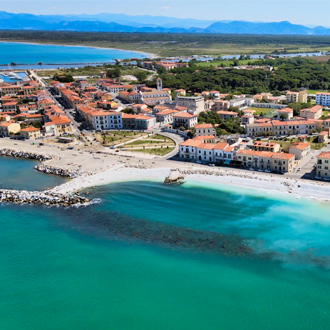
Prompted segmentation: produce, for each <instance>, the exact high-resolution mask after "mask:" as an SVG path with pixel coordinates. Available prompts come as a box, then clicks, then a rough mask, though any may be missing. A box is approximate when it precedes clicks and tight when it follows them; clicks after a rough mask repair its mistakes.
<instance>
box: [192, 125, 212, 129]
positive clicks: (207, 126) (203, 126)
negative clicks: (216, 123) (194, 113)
mask: <svg viewBox="0 0 330 330" xmlns="http://www.w3.org/2000/svg"><path fill="white" fill-rule="evenodd" d="M194 127H195V128H197V129H199V128H213V126H212V124H197V125H195V126H194Z"/></svg>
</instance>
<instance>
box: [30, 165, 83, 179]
mask: <svg viewBox="0 0 330 330" xmlns="http://www.w3.org/2000/svg"><path fill="white" fill-rule="evenodd" d="M34 168H35V169H36V170H37V171H39V172H43V173H47V174H55V175H60V176H64V177H66V178H70V179H73V178H76V177H78V175H79V173H78V171H75V170H69V169H64V168H61V167H56V166H51V165H46V164H38V165H36V166H35V167H34Z"/></svg>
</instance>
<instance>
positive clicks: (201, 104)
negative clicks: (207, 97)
mask: <svg viewBox="0 0 330 330" xmlns="http://www.w3.org/2000/svg"><path fill="white" fill-rule="evenodd" d="M176 103H177V105H178V106H180V107H185V108H187V110H188V111H190V112H193V113H194V114H195V115H199V114H200V113H201V112H202V111H204V109H205V101H204V97H203V96H178V97H177V98H176Z"/></svg>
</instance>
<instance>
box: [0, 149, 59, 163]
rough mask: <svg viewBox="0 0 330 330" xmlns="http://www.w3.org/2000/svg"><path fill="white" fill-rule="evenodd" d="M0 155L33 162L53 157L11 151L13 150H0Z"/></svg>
mask: <svg viewBox="0 0 330 330" xmlns="http://www.w3.org/2000/svg"><path fill="white" fill-rule="evenodd" d="M0 155H2V156H9V157H16V158H25V159H35V160H39V161H45V160H51V159H53V157H52V156H51V155H48V154H39V153H36V152H29V151H21V150H13V149H7V148H0Z"/></svg>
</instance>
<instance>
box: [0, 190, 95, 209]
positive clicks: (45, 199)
mask: <svg viewBox="0 0 330 330" xmlns="http://www.w3.org/2000/svg"><path fill="white" fill-rule="evenodd" d="M0 202H3V203H14V204H35V205H47V206H56V205H58V206H73V205H84V204H87V203H89V202H90V200H89V199H88V198H85V197H82V196H78V195H73V196H67V195H63V194H57V193H53V192H49V191H43V192H40V191H26V190H8V189H1V190H0Z"/></svg>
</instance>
